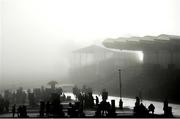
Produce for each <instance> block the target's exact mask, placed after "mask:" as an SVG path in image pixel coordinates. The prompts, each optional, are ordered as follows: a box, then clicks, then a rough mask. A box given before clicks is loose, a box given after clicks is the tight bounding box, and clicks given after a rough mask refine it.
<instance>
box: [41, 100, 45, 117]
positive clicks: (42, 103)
mask: <svg viewBox="0 0 180 119" xmlns="http://www.w3.org/2000/svg"><path fill="white" fill-rule="evenodd" d="M44 111H45V103H44V102H43V101H41V102H40V117H44Z"/></svg>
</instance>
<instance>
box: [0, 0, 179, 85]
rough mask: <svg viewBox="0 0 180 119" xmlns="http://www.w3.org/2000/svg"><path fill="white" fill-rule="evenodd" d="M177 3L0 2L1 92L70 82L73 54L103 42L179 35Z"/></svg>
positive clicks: (102, 0) (156, 0)
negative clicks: (52, 81)
mask: <svg viewBox="0 0 180 119" xmlns="http://www.w3.org/2000/svg"><path fill="white" fill-rule="evenodd" d="M178 3H179V1H178V0H98V1H97V0H87V1H84V0H62V1H60V0H0V9H1V10H0V16H1V19H0V20H1V21H0V28H1V29H0V35H1V37H0V39H1V49H0V50H1V52H0V56H1V64H0V66H1V79H0V84H1V87H3V88H5V87H6V86H9V87H16V86H19V85H30V86H33V85H44V84H45V83H46V82H47V80H58V81H59V82H61V81H64V80H65V79H66V78H67V77H68V69H69V67H70V64H69V60H68V58H69V55H70V54H71V52H72V51H73V50H76V49H78V48H82V47H85V46H88V45H91V44H96V43H100V42H101V41H103V40H104V39H106V38H117V37H120V36H144V35H159V34H174V35H180V24H179V22H178V21H179V20H180V17H179V16H180V12H179V11H180V10H179V8H180V3H179V4H178Z"/></svg>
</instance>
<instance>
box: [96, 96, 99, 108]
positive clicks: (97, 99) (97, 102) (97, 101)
mask: <svg viewBox="0 0 180 119" xmlns="http://www.w3.org/2000/svg"><path fill="white" fill-rule="evenodd" d="M98 104H99V98H98V96H96V106H98Z"/></svg>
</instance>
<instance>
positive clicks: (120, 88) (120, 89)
mask: <svg viewBox="0 0 180 119" xmlns="http://www.w3.org/2000/svg"><path fill="white" fill-rule="evenodd" d="M118 71H119V93H120V95H119V96H120V100H119V108H120V109H123V101H122V94H121V91H122V86H121V69H119V70H118Z"/></svg>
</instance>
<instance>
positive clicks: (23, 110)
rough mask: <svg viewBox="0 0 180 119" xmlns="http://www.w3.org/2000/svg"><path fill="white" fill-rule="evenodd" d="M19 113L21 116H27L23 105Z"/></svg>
mask: <svg viewBox="0 0 180 119" xmlns="http://www.w3.org/2000/svg"><path fill="white" fill-rule="evenodd" d="M21 113H22V114H21V115H22V117H27V110H26V106H25V105H23V106H22V110H21Z"/></svg>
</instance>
